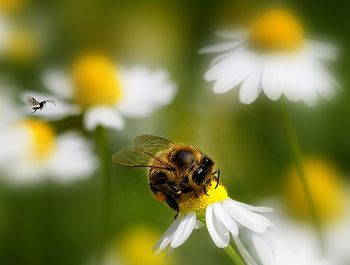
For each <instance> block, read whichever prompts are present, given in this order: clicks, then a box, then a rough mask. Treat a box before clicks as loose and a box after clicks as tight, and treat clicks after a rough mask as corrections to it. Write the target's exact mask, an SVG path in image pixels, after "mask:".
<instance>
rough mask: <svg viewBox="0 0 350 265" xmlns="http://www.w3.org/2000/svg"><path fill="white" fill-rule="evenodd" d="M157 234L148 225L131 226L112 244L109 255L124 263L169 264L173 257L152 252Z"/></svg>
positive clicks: (130, 264) (125, 264)
mask: <svg viewBox="0 0 350 265" xmlns="http://www.w3.org/2000/svg"><path fill="white" fill-rule="evenodd" d="M159 236H160V234H159V233H158V232H157V231H156V230H155V229H153V228H151V227H148V226H144V225H138V226H134V227H131V228H129V229H128V230H127V231H126V232H125V233H124V235H122V237H121V238H120V240H118V241H117V242H116V243H115V245H114V246H112V249H111V250H112V252H111V255H112V256H115V260H120V263H121V264H124V265H171V264H173V257H167V258H165V255H164V254H162V255H156V254H155V253H153V252H152V246H153V245H154V244H155V243H156V242H157V240H158V238H159ZM116 263H117V262H116Z"/></svg>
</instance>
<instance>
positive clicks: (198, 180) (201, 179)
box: [192, 155, 214, 186]
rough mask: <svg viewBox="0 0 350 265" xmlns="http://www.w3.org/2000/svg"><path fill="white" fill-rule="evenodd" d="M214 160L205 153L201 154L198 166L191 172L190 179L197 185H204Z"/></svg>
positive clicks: (210, 174) (210, 172) (209, 175)
mask: <svg viewBox="0 0 350 265" xmlns="http://www.w3.org/2000/svg"><path fill="white" fill-rule="evenodd" d="M213 166H214V162H213V160H211V159H210V158H209V157H207V156H206V155H203V157H202V160H201V162H200V163H199V166H198V167H197V168H196V169H195V170H194V172H193V173H192V181H193V182H194V183H195V184H197V185H199V186H202V185H205V183H207V180H208V178H209V177H211V176H212V171H213Z"/></svg>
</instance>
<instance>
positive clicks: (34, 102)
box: [26, 96, 40, 106]
mask: <svg viewBox="0 0 350 265" xmlns="http://www.w3.org/2000/svg"><path fill="white" fill-rule="evenodd" d="M26 100H27V102H28V104H29V105H31V106H37V105H39V104H40V102H39V101H37V100H36V99H35V98H34V97H32V96H27V97H26Z"/></svg>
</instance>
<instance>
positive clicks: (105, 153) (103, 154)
mask: <svg viewBox="0 0 350 265" xmlns="http://www.w3.org/2000/svg"><path fill="white" fill-rule="evenodd" d="M96 133H97V146H98V152H99V158H100V180H101V186H102V205H101V209H102V222H103V223H102V225H103V228H102V239H103V242H106V241H107V239H108V235H109V232H110V218H111V216H110V214H111V213H110V209H111V205H110V203H111V199H110V195H111V165H110V155H109V150H108V143H107V130H106V129H105V128H104V127H102V126H99V127H97V129H96Z"/></svg>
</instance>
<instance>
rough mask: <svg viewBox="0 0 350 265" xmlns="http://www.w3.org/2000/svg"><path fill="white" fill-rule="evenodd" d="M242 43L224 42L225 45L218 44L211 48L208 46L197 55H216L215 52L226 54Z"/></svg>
mask: <svg viewBox="0 0 350 265" xmlns="http://www.w3.org/2000/svg"><path fill="white" fill-rule="evenodd" d="M242 43H243V41H241V40H240V41H231V42H225V43H220V44H215V45H212V46H208V47H205V48H202V49H200V50H199V51H198V52H199V53H217V52H226V51H229V50H232V49H234V48H236V47H238V46H239V45H241V44H242Z"/></svg>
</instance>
